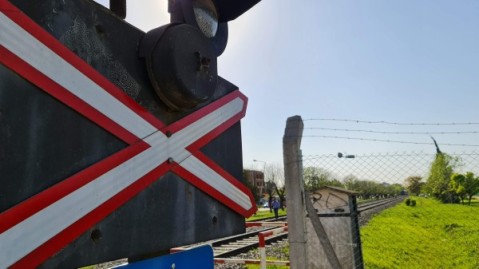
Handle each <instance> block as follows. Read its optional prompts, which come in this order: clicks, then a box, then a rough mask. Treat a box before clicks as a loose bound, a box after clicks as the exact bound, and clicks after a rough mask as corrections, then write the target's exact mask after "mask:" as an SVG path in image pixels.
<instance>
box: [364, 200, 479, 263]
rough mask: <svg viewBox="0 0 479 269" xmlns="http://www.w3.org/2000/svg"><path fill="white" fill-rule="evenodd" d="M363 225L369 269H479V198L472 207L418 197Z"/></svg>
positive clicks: (366, 260) (366, 259) (366, 261)
mask: <svg viewBox="0 0 479 269" xmlns="http://www.w3.org/2000/svg"><path fill="white" fill-rule="evenodd" d="M412 199H415V200H416V201H417V205H416V206H415V207H408V206H406V205H405V204H404V203H401V204H400V205H398V206H396V207H394V208H391V209H388V210H385V211H383V212H382V213H381V214H379V215H378V216H376V217H374V218H373V219H372V220H371V221H370V222H369V223H368V225H366V226H364V227H362V228H361V239H362V240H361V241H362V247H363V257H364V264H365V267H366V268H372V269H379V268H388V269H389V268H411V269H413V268H438V269H441V268H444V269H446V268H467V269H472V268H476V269H478V268H479V201H478V200H474V204H473V205H472V206H467V205H459V204H454V205H451V204H441V203H439V202H438V201H436V200H433V199H427V198H420V197H413V198H412Z"/></svg>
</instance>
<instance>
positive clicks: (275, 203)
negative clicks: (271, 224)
mask: <svg viewBox="0 0 479 269" xmlns="http://www.w3.org/2000/svg"><path fill="white" fill-rule="evenodd" d="M272 207H273V210H274V217H275V218H276V219H278V210H279V201H278V200H277V199H276V198H275V199H273V203H272Z"/></svg>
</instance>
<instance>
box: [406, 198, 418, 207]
mask: <svg viewBox="0 0 479 269" xmlns="http://www.w3.org/2000/svg"><path fill="white" fill-rule="evenodd" d="M405 203H406V205H407V206H416V200H413V199H410V198H407V199H406V201H405Z"/></svg>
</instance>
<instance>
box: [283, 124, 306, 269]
mask: <svg viewBox="0 0 479 269" xmlns="http://www.w3.org/2000/svg"><path fill="white" fill-rule="evenodd" d="M302 134H303V120H302V119H301V117H300V116H293V117H290V118H288V120H287V121H286V129H285V131H284V136H283V160H284V175H285V185H286V192H287V195H286V205H287V207H288V227H289V234H288V240H289V259H290V265H291V269H305V268H306V266H307V264H308V255H307V253H306V241H307V239H306V236H305V235H306V210H305V207H304V206H305V205H304V196H303V193H304V187H303V175H302V169H301V156H300V146H301V137H302Z"/></svg>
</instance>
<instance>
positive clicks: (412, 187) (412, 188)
mask: <svg viewBox="0 0 479 269" xmlns="http://www.w3.org/2000/svg"><path fill="white" fill-rule="evenodd" d="M404 184H405V185H406V189H407V190H408V191H409V192H410V193H412V194H414V195H416V196H417V195H419V194H420V193H421V188H422V187H423V185H424V182H422V177H418V176H410V177H408V178H406V179H405V180H404Z"/></svg>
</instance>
